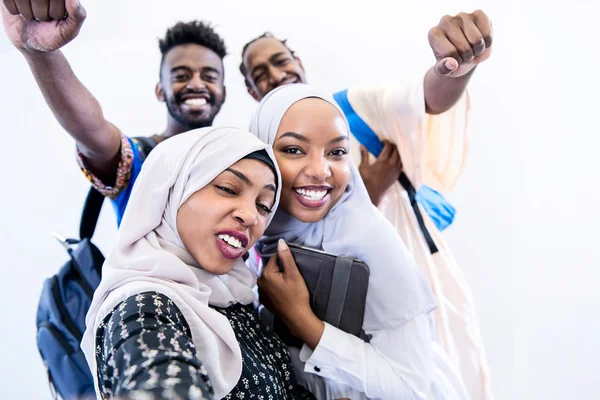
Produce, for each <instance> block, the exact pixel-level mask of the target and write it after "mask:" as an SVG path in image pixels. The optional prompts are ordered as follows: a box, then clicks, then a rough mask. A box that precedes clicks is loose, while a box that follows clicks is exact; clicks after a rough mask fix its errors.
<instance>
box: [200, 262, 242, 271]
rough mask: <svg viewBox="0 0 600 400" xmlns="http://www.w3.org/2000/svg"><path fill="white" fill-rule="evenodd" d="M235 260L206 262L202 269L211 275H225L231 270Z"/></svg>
mask: <svg viewBox="0 0 600 400" xmlns="http://www.w3.org/2000/svg"><path fill="white" fill-rule="evenodd" d="M236 262H237V260H227V259H226V260H225V261H223V260H220V261H219V262H212V263H210V264H209V263H207V264H206V267H205V266H203V267H202V269H203V270H205V271H206V272H209V273H211V274H213V275H226V274H228V273H230V272H231V270H233V268H234V267H235V264H236Z"/></svg>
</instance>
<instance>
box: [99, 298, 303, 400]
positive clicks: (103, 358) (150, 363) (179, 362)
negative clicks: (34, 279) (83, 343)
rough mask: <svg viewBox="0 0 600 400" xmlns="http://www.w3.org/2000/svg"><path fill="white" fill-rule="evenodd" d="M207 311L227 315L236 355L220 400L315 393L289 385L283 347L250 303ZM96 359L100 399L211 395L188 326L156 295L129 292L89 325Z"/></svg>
mask: <svg viewBox="0 0 600 400" xmlns="http://www.w3.org/2000/svg"><path fill="white" fill-rule="evenodd" d="M213 308H214V307H213ZM214 309H215V310H217V311H219V312H220V313H222V314H223V315H225V316H226V317H227V318H228V320H229V322H230V323H231V326H232V328H233V330H234V332H235V335H236V337H237V339H238V341H239V344H240V348H241V350H242V356H243V365H242V375H241V377H240V380H239V381H238V384H237V386H236V387H235V388H234V389H233V390H232V391H231V393H229V394H228V395H227V396H226V397H225V398H226V399H257V400H285V399H314V397H313V395H312V394H311V393H310V392H308V391H306V390H305V389H304V388H303V387H302V386H299V385H297V384H296V380H295V377H294V372H293V369H292V364H291V360H290V356H289V353H288V351H287V348H286V347H285V345H284V344H283V342H281V340H280V339H279V338H278V337H277V336H276V335H275V334H274V333H273V332H272V331H271V330H270V329H268V328H266V326H265V325H264V324H262V323H261V322H260V318H259V316H258V313H257V312H256V311H255V310H254V308H253V306H252V305H247V306H243V305H240V304H237V305H234V306H231V307H228V308H214ZM96 362H97V365H98V383H99V389H100V394H101V395H102V398H104V399H106V398H112V397H118V398H119V399H144V400H146V399H148V400H150V399H198V400H200V399H213V390H212V387H211V383H210V378H209V377H208V375H207V372H206V369H205V368H204V367H203V366H202V363H201V362H200V361H199V359H198V357H197V353H196V348H195V346H194V344H193V342H192V337H191V332H190V329H189V326H188V325H187V322H186V321H185V319H184V317H183V314H182V313H181V311H180V310H179V309H178V308H177V306H176V305H175V303H174V302H173V301H172V300H170V299H169V298H168V297H167V296H165V295H163V294H160V293H156V292H148V293H141V294H138V295H135V296H131V297H129V298H128V299H126V300H125V301H123V302H122V303H120V304H119V305H118V306H117V307H116V308H115V309H114V310H113V311H112V312H111V313H110V314H109V315H107V316H106V318H105V319H104V321H103V322H102V323H101V324H100V325H99V326H98V329H97V331H96Z"/></svg>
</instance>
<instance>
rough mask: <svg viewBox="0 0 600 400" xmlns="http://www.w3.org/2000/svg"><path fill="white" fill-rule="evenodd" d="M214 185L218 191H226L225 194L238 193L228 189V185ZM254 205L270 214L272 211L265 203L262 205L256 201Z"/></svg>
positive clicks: (234, 194) (233, 194)
mask: <svg viewBox="0 0 600 400" xmlns="http://www.w3.org/2000/svg"><path fill="white" fill-rule="evenodd" d="M215 186H216V188H217V189H218V190H220V191H222V192H224V193H227V194H228V195H230V196H237V195H238V194H237V192H235V191H234V190H232V189H229V188H228V187H225V186H218V185H215ZM256 207H258V208H259V209H260V210H261V211H263V212H264V213H266V214H270V213H271V212H272V209H271V208H269V207H267V206H266V205H264V204H260V203H256Z"/></svg>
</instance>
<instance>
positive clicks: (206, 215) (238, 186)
mask: <svg viewBox="0 0 600 400" xmlns="http://www.w3.org/2000/svg"><path fill="white" fill-rule="evenodd" d="M275 192H276V187H275V175H274V174H273V171H272V170H271V169H270V168H269V167H268V166H267V165H266V164H264V163H263V162H261V161H258V160H255V159H242V160H240V161H238V162H236V163H235V164H233V165H232V166H231V167H229V168H227V169H226V170H225V171H223V172H222V173H220V174H219V175H218V176H217V177H216V178H215V179H214V180H213V181H212V182H211V183H209V184H208V185H206V186H205V187H203V188H202V189H200V190H198V191H197V192H195V193H194V194H193V195H191V196H190V198H189V199H187V200H186V201H185V202H184V203H183V204H182V205H181V207H180V208H179V211H178V212H177V231H178V232H179V236H180V238H181V240H182V242H183V244H184V245H185V247H186V249H187V250H188V252H189V253H190V254H191V255H192V256H193V257H194V258H195V259H196V261H197V262H198V264H200V265H201V266H202V268H203V269H204V270H206V271H208V272H210V273H213V274H215V275H223V274H227V273H228V272H230V271H231V270H232V269H233V267H234V266H235V264H236V261H237V259H238V258H240V257H241V256H242V255H243V254H244V253H246V252H247V251H248V250H249V249H250V248H251V247H252V246H254V244H255V243H256V241H257V240H258V239H259V238H260V237H261V236H262V234H263V233H264V232H265V229H266V226H267V221H268V217H269V214H270V213H271V208H272V207H273V204H274V202H275Z"/></svg>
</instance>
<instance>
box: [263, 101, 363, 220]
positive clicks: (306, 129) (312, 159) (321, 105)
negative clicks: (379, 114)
mask: <svg viewBox="0 0 600 400" xmlns="http://www.w3.org/2000/svg"><path fill="white" fill-rule="evenodd" d="M273 149H274V151H275V157H276V159H277V164H278V165H279V169H280V171H281V177H282V180H283V182H282V191H281V207H282V208H283V209H284V210H286V211H287V212H288V213H289V214H290V215H292V216H293V217H295V218H297V219H298V220H300V221H303V222H316V221H319V220H321V219H323V218H324V217H325V216H326V215H327V213H328V212H329V211H330V210H331V208H332V207H333V206H334V205H335V204H336V203H337V202H338V201H339V199H340V198H341V197H342V195H343V194H344V191H345V190H346V187H347V185H348V181H349V180H350V176H351V170H350V156H349V154H348V152H349V141H348V130H347V127H346V123H345V121H344V119H343V117H342V116H341V115H340V113H339V111H338V110H337V109H336V108H335V107H334V106H332V105H331V104H329V103H328V102H326V101H325V100H322V99H318V98H307V99H303V100H300V101H298V102H296V103H295V104H294V105H292V106H291V107H290V108H289V109H288V110H287V111H286V113H285V115H284V116H283V119H282V120H281V123H280V125H279V128H278V130H277V134H276V137H275V142H274V143H273Z"/></svg>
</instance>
